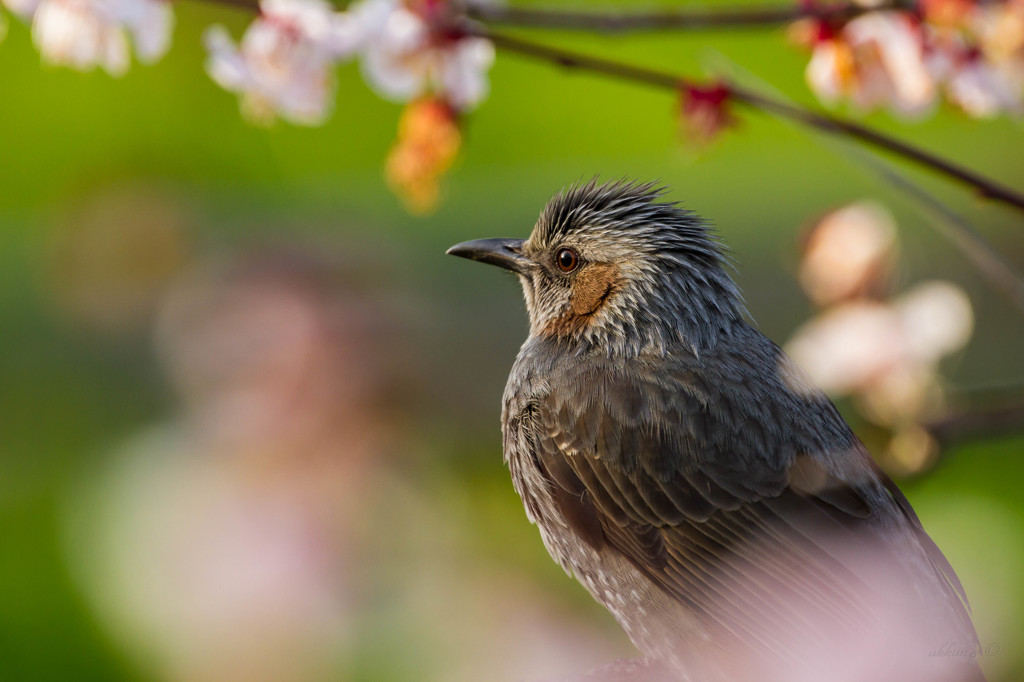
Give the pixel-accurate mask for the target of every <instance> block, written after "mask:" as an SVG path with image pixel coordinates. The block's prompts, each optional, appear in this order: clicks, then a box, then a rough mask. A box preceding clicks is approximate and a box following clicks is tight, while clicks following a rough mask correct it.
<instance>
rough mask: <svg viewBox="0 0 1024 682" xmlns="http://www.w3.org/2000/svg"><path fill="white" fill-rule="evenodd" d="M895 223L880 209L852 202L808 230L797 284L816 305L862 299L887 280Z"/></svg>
mask: <svg viewBox="0 0 1024 682" xmlns="http://www.w3.org/2000/svg"><path fill="white" fill-rule="evenodd" d="M895 248H896V223H895V221H894V220H893V217H892V215H891V214H890V213H889V212H888V211H886V210H885V208H883V207H882V206H880V205H878V204H876V203H872V202H857V203H853V204H850V205H848V206H844V207H842V208H840V209H837V210H835V211H832V212H830V213H829V214H827V215H826V216H825V217H823V218H822V219H821V220H819V221H818V222H817V224H815V225H814V227H813V228H811V231H810V234H809V235H808V237H807V241H806V244H805V246H804V254H803V258H802V259H801V261H800V271H799V278H800V285H801V286H802V287H803V289H804V291H805V292H806V293H807V295H808V296H809V297H810V298H811V300H813V301H814V302H815V303H817V304H818V305H829V304H831V303H835V302H837V301H839V300H842V299H847V298H851V297H853V296H857V295H863V294H864V293H866V292H870V291H872V290H873V289H876V288H877V287H878V285H879V284H880V283H881V282H882V281H884V280H885V278H886V277H887V275H888V267H889V264H890V261H891V259H892V255H893V252H894V251H895Z"/></svg>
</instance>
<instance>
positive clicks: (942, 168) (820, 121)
mask: <svg viewBox="0 0 1024 682" xmlns="http://www.w3.org/2000/svg"><path fill="white" fill-rule="evenodd" d="M463 30H464V31H465V33H467V34H472V35H476V36H479V37H482V38H487V39H488V40H490V41H491V42H492V43H494V45H495V47H497V48H499V49H503V50H506V51H508V52H515V53H517V54H521V55H525V56H527V57H533V58H535V59H540V60H542V61H547V62H551V63H554V64H558V65H560V66H564V67H566V68H571V69H578V70H581V71H589V72H591V73H599V74H602V75H605V76H611V77H613V78H617V79H619V80H625V81H630V82H634V83H644V84H647V85H653V86H655V87H659V88H664V89H669V90H674V91H678V90H680V89H682V88H684V87H685V86H687V85H693V84H694V82H693V81H692V80H691V79H688V78H686V77H684V76H680V75H677V74H672V73H667V72H665V71H657V70H654V69H649V68H646V67H641V66H633V65H631V64H625V63H622V62H617V61H613V60H610V59H604V58H603V57H595V56H592V55H588V54H583V53H580V52H574V51H571V50H566V49H562V48H560V47H552V46H550V45H544V44H542V43H536V42H533V41H530V40H524V39H522V38H518V37H514V36H510V35H506V34H504V33H496V32H494V31H490V30H488V29H486V28H484V27H482V26H479V25H472V26H470V25H467V26H466V27H464V29H463ZM729 90H730V93H731V97H732V99H733V101H735V102H738V103H741V104H745V105H747V106H749V107H751V108H752V109H756V110H758V111H762V112H765V113H769V114H773V115H775V116H778V117H780V118H784V119H787V120H791V121H796V122H797V123H800V124H802V125H805V126H808V127H811V128H814V129H816V130H820V131H822V132H825V133H829V134H832V135H839V136H843V137H847V138H852V139H856V140H860V141H861V142H864V143H866V144H868V145H869V146H872V147H875V148H877V149H881V150H883V151H886V152H889V153H891V154H894V155H896V156H899V157H901V158H903V159H906V160H908V161H911V162H913V163H916V164H917V165H919V166H923V167H925V168H928V169H930V170H932V171H934V172H935V173H938V174H940V175H944V176H945V177H947V178H949V179H951V180H954V181H956V182H959V183H960V184H962V185H966V186H968V187H971V188H973V189H974V190H976V191H977V192H978V193H979V194H980V195H981V196H983V197H987V198H989V199H992V200H995V201H999V202H1002V203H1005V204H1009V205H1011V206H1014V207H1015V208H1017V209H1018V210H1022V211H1024V195H1022V194H1020V193H1019V192H1017V191H1015V190H1012V189H1010V188H1008V187H1005V186H1004V185H1001V184H999V183H997V182H996V181H995V180H993V179H991V178H988V177H986V176H984V175H981V174H979V173H976V172H974V171H972V170H969V169H967V168H964V167H963V166H960V165H957V164H955V163H953V162H951V161H947V160H946V159H943V158H942V157H940V156H937V155H935V154H933V153H931V152H928V151H926V150H923V149H920V148H918V147H914V146H912V145H910V144H908V143H906V142H903V141H902V140H899V139H896V138H894V137H890V136H889V135H886V134H884V133H881V132H878V131H877V130H873V129H871V128H868V127H867V126H863V125H860V124H859V123H854V122H852V121H849V120H847V119H843V118H839V117H836V116H832V115H829V114H825V113H821V112H818V111H813V110H811V109H804V108H802V107H799V106H796V105H793V104H787V103H785V102H781V101H778V100H775V99H772V98H770V97H766V96H764V95H761V94H759V93H756V92H753V91H751V90H747V89H745V88H740V87H736V86H730V87H729Z"/></svg>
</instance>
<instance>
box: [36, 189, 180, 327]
mask: <svg viewBox="0 0 1024 682" xmlns="http://www.w3.org/2000/svg"><path fill="white" fill-rule="evenodd" d="M191 232H192V218H191V215H190V214H189V212H188V211H187V210H185V209H184V208H183V204H182V201H181V198H180V197H179V196H178V195H177V194H175V193H170V192H167V191H165V190H163V189H161V188H159V187H155V186H152V187H145V186H137V185H129V186H124V187H120V188H117V189H115V190H112V191H109V192H106V193H104V194H101V195H98V196H95V197H92V198H90V199H89V200H88V201H86V202H84V203H83V204H81V205H79V206H78V207H76V208H74V209H72V210H70V211H69V212H68V213H67V214H66V215H65V216H64V217H63V218H61V219H60V220H59V221H58V223H57V225H56V227H55V229H54V231H53V233H52V236H51V239H50V248H49V253H48V256H49V257H48V259H47V264H46V265H47V270H46V273H45V277H46V286H47V289H48V290H49V292H50V294H51V296H52V297H53V300H54V302H55V303H56V305H57V307H58V308H59V310H60V311H61V312H62V313H63V314H64V315H65V316H66V317H67V318H68V319H70V320H71V321H73V322H75V323H78V324H81V325H83V326H85V327H87V328H90V329H92V330H96V331H102V332H113V333H121V332H126V331H133V330H136V329H138V328H140V327H141V326H142V325H144V324H146V323H147V322H148V321H149V318H150V315H151V313H152V312H153V309H154V307H155V306H156V304H157V301H158V299H159V297H160V296H161V295H162V294H163V293H164V291H165V290H166V287H167V286H168V285H169V283H170V281H171V280H172V278H174V277H176V276H177V275H178V274H179V273H180V272H181V270H182V269H183V268H184V267H185V266H186V264H187V263H188V260H189V258H190V256H191V251H192V234H191Z"/></svg>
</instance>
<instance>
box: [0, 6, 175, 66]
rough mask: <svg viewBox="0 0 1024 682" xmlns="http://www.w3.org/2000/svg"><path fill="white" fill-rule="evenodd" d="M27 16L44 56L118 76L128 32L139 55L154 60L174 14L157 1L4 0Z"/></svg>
mask: <svg viewBox="0 0 1024 682" xmlns="http://www.w3.org/2000/svg"><path fill="white" fill-rule="evenodd" d="M7 4H8V6H9V7H11V8H12V10H14V11H15V12H17V13H19V14H22V15H24V16H32V37H33V40H34V41H35V43H36V46H37V47H38V48H39V51H40V53H41V54H42V56H43V59H44V60H45V61H48V62H50V63H52V64H60V65H64V66H70V67H73V68H76V69H80V70H83V71H85V70H89V69H92V68H93V67H95V66H100V67H102V68H104V69H105V70H106V71H107V72H108V73H110V74H111V75H115V76H119V75H121V74H123V73H124V72H125V71H127V70H128V66H129V64H130V50H129V37H130V39H131V43H132V44H133V45H134V46H135V52H136V54H137V55H138V57H139V60H140V61H142V62H144V63H150V62H153V61H156V60H157V59H159V58H160V57H162V56H163V55H164V53H166V52H167V48H168V47H169V45H170V36H171V29H172V27H173V24H174V15H173V13H172V12H171V7H170V5H169V3H167V2H164V1H163V0H7Z"/></svg>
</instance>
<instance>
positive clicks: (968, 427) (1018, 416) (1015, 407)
mask: <svg viewBox="0 0 1024 682" xmlns="http://www.w3.org/2000/svg"><path fill="white" fill-rule="evenodd" d="M924 427H925V429H926V430H927V431H928V432H929V433H930V434H931V435H932V437H933V438H935V440H936V442H937V443H938V445H939V449H940V450H946V449H947V448H949V447H951V446H952V445H955V444H956V443H961V442H963V441H968V440H979V439H985V438H998V437H1000V436H1007V435H1011V434H1015V433H1021V432H1024V403H1013V404H1009V405H1000V406H998V407H991V408H986V409H974V410H965V411H962V412H951V413H950V414H947V415H946V416H944V417H942V418H941V419H937V420H935V421H933V422H931V423H929V424H925V425H924Z"/></svg>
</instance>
